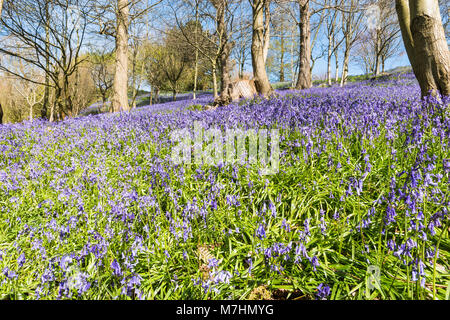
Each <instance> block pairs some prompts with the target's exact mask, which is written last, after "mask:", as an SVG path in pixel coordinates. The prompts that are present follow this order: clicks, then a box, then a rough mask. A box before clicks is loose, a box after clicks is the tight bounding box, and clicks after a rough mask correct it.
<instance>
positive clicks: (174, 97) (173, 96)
mask: <svg viewBox="0 0 450 320" xmlns="http://www.w3.org/2000/svg"><path fill="white" fill-rule="evenodd" d="M172 100H173V101H177V90H172Z"/></svg>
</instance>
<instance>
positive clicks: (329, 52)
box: [327, 37, 333, 86]
mask: <svg viewBox="0 0 450 320" xmlns="http://www.w3.org/2000/svg"><path fill="white" fill-rule="evenodd" d="M332 45H333V39H332V37H328V54H327V84H328V85H329V86H331V56H332V54H333V51H332V50H331V49H332V48H331V47H332Z"/></svg>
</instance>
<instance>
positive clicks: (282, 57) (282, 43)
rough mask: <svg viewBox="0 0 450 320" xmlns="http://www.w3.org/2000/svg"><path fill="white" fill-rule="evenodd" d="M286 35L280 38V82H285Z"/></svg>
mask: <svg viewBox="0 0 450 320" xmlns="http://www.w3.org/2000/svg"><path fill="white" fill-rule="evenodd" d="M284 51H285V48H284V35H281V39H280V82H284V80H285V79H284Z"/></svg>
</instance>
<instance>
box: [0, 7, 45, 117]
mask: <svg viewBox="0 0 450 320" xmlns="http://www.w3.org/2000/svg"><path fill="white" fill-rule="evenodd" d="M0 1H2V0H0ZM44 10H45V20H46V21H45V40H46V42H45V68H46V70H50V55H49V52H50V44H49V43H50V30H49V28H50V26H49V22H50V8H49V0H47V1H45V9H44ZM49 99H50V77H49V75H48V73H47V72H46V73H45V89H44V101H43V103H42V109H41V118H42V119H47V110H48V104H49Z"/></svg>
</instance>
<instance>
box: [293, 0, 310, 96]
mask: <svg viewBox="0 0 450 320" xmlns="http://www.w3.org/2000/svg"><path fill="white" fill-rule="evenodd" d="M298 2H299V5H300V68H299V72H298V79H297V85H296V89H308V88H311V87H312V76H311V25H310V15H311V13H310V11H309V0H298Z"/></svg>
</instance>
